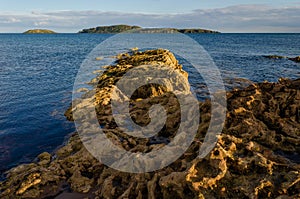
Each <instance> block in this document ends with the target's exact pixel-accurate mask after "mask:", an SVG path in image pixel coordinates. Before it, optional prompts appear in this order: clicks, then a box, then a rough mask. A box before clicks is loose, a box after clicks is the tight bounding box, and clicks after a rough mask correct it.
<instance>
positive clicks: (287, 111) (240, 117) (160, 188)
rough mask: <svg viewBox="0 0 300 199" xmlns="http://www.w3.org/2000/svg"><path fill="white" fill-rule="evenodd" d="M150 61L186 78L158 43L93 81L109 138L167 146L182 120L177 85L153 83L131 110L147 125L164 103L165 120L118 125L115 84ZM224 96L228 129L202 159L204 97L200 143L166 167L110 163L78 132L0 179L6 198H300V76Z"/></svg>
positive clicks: (131, 146) (147, 147)
mask: <svg viewBox="0 0 300 199" xmlns="http://www.w3.org/2000/svg"><path fill="white" fill-rule="evenodd" d="M145 64H150V65H159V66H161V65H166V66H169V67H170V68H172V69H174V70H176V71H178V72H179V73H181V74H182V75H183V76H184V77H185V78H186V81H187V76H188V74H187V73H186V72H185V71H183V70H182V66H181V65H180V64H179V63H178V61H177V60H176V58H175V56H174V55H173V54H172V53H171V52H169V51H167V50H163V49H158V50H149V51H145V52H139V51H135V52H131V53H125V54H122V55H119V56H118V59H117V61H116V64H115V65H113V66H108V67H107V69H106V71H105V72H104V73H103V74H102V76H101V77H97V79H96V80H95V81H93V82H91V83H93V84H94V87H95V90H96V95H95V97H91V100H93V103H94V105H95V108H96V112H97V116H98V121H99V123H100V125H101V126H102V127H103V128H104V129H105V133H106V135H107V137H109V139H111V140H112V141H113V142H114V144H115V145H117V146H119V147H122V148H124V149H126V150H128V151H133V152H149V151H151V150H155V149H159V148H161V147H163V146H165V145H166V144H167V143H168V140H170V139H172V138H173V137H174V134H175V133H176V130H177V129H178V122H180V112H179V110H180V108H179V107H180V105H179V104H178V102H177V100H176V97H175V96H174V95H172V93H171V92H170V91H172V89H171V88H168V87H167V88H165V87H161V86H159V85H149V86H147V87H142V88H140V89H138V90H137V92H136V93H134V95H133V96H132V98H131V99H130V100H131V113H132V115H131V116H132V118H133V119H134V120H135V121H136V122H137V123H139V124H141V125H145V124H147V123H149V116H148V113H147V112H148V110H149V107H151V106H152V105H153V104H157V103H159V104H161V105H162V106H164V107H165V108H166V110H167V113H168V119H167V122H166V124H165V127H164V128H163V129H162V130H161V131H160V132H159V133H158V136H157V137H153V138H149V139H140V138H134V137H131V136H128V135H125V134H124V133H122V132H120V130H118V129H117V128H116V127H117V126H116V123H115V122H114V120H113V118H112V110H111V106H110V91H111V89H112V88H113V87H114V85H115V83H116V82H117V81H118V80H119V79H120V78H121V77H122V76H123V75H124V74H125V73H126V72H127V71H128V70H129V69H132V68H135V67H137V66H140V65H145ZM85 95H89V92H87V93H86V94H85ZM149 97H150V98H149ZM226 97H227V115H226V122H225V128H224V129H223V131H222V134H221V135H220V136H219V137H218V142H217V145H216V146H215V148H214V149H213V150H212V151H211V152H210V153H209V154H208V155H207V156H206V157H205V158H204V159H198V158H197V155H198V152H199V148H200V146H201V143H203V140H204V136H205V133H206V131H207V129H208V125H209V123H210V119H211V112H210V109H211V103H210V101H209V100H206V101H205V102H199V107H200V110H201V115H200V118H199V119H200V121H201V123H200V126H199V129H198V132H197V135H196V138H195V140H194V142H193V143H192V145H191V146H190V147H189V149H188V150H187V151H186V152H185V153H184V154H183V155H182V156H181V157H180V158H179V159H178V160H177V161H176V162H174V163H173V164H171V165H170V166H168V167H166V168H164V169H161V170H158V171H156V172H151V173H144V174H131V173H123V172H120V171H116V170H114V169H111V168H109V167H107V166H105V165H103V164H101V163H100V162H99V161H98V160H97V159H95V158H94V157H93V156H92V155H91V154H90V153H89V152H88V151H87V150H86V148H85V147H84V146H83V144H82V142H81V140H80V138H79V136H78V134H77V133H75V134H74V135H72V137H71V138H70V139H69V141H68V143H66V145H65V146H63V147H61V148H60V149H58V150H57V151H56V152H55V154H49V153H42V154H40V155H39V156H38V161H37V162H33V163H30V164H26V165H20V166H18V167H16V168H13V169H11V170H10V171H9V172H8V173H7V176H6V180H5V181H3V182H1V183H0V198H141V199H142V198H278V199H283V198H299V197H300V144H299V143H300V79H297V80H289V79H280V80H279V81H278V82H277V83H268V82H264V83H258V84H252V85H250V86H248V87H247V88H244V89H234V90H233V91H230V92H228V93H227V94H226ZM148 98H149V99H148ZM145 99H146V100H145ZM166 99H167V100H166ZM78 105H80V104H77V106H78ZM220 106H222V105H220ZM72 111H74V107H73V108H72V107H70V108H69V109H68V110H67V111H66V113H65V115H66V117H67V118H68V119H69V120H72V119H73V117H72ZM166 155H167V154H166Z"/></svg>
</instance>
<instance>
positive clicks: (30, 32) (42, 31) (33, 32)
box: [24, 29, 56, 34]
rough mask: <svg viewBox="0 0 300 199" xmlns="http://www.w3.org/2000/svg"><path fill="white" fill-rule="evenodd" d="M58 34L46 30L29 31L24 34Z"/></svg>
mask: <svg viewBox="0 0 300 199" xmlns="http://www.w3.org/2000/svg"><path fill="white" fill-rule="evenodd" d="M55 33H56V32H54V31H52V30H46V29H33V30H27V31H26V32H24V34H55Z"/></svg>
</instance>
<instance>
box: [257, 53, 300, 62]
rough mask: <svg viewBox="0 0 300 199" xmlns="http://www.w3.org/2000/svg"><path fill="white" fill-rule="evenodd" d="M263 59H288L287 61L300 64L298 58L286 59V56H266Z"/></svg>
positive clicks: (299, 58) (299, 57)
mask: <svg viewBox="0 0 300 199" xmlns="http://www.w3.org/2000/svg"><path fill="white" fill-rule="evenodd" d="M263 57H265V58H268V59H289V60H291V61H294V62H297V63H299V62H300V56H298V57H286V56H280V55H266V56H263Z"/></svg>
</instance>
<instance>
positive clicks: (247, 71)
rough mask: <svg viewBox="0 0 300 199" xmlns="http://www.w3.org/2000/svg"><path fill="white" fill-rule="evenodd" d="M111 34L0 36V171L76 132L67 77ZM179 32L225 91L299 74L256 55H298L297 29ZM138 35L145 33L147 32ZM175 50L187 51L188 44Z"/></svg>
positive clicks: (195, 81)
mask: <svg viewBox="0 0 300 199" xmlns="http://www.w3.org/2000/svg"><path fill="white" fill-rule="evenodd" d="M112 36H113V35H111V34H49V35H25V34H0V174H3V173H5V171H7V170H8V169H10V168H12V167H14V166H17V165H19V164H23V163H29V162H32V161H35V160H36V156H37V155H38V154H40V153H41V152H45V151H47V152H49V153H53V152H54V151H55V150H56V149H57V148H58V147H60V146H62V145H63V143H64V142H65V141H66V140H67V138H68V136H70V134H71V133H73V132H75V131H76V129H75V126H74V124H73V123H72V122H69V121H67V120H66V118H65V117H64V111H65V110H66V109H67V108H68V107H69V106H70V104H71V101H72V91H73V84H74V81H75V77H76V75H77V73H78V70H79V68H80V66H81V65H82V63H83V61H84V60H85V59H86V57H87V56H88V55H89V53H90V52H91V51H92V50H93V49H94V48H95V47H96V46H97V45H99V44H101V43H102V42H104V41H106V40H107V39H109V38H111V37H112ZM187 36H188V37H190V38H192V39H194V40H195V41H196V42H197V43H198V44H199V45H201V46H202V47H203V49H205V51H206V52H207V53H208V54H209V55H210V57H211V58H212V60H213V61H214V63H215V65H216V66H217V67H218V69H219V71H220V73H221V77H222V79H223V80H224V83H225V85H226V88H227V89H228V90H230V89H233V88H234V87H235V86H241V85H242V84H243V83H245V82H246V83H247V82H263V81H269V82H276V81H278V79H279V78H281V77H284V78H291V79H296V78H300V64H299V63H295V62H293V61H290V60H288V59H268V58H265V57H264V56H265V55H282V56H288V57H296V56H299V55H300V34H189V35H187ZM142 37H144V38H143V39H145V40H146V39H148V37H147V34H145V35H144V36H142ZM157 39H158V40H159V39H161V37H159V35H157ZM130 47H135V46H128V48H130ZM183 48H185V49H184V50H185V51H187V52H188V50H189V47H188V46H185V47H183ZM177 58H178V59H179V62H180V63H182V64H183V68H184V69H185V70H187V71H188V72H189V73H190V79H189V80H190V81H191V82H192V86H193V87H194V89H195V90H201V89H202V88H203V86H202V84H201V81H202V80H201V77H198V75H197V74H194V75H193V71H194V70H191V68H189V67H190V66H189V64H188V63H187V62H186V60H185V59H183V58H181V57H180V56H179V55H178V57H177ZM197 85H198V86H197ZM200 93H201V92H200Z"/></svg>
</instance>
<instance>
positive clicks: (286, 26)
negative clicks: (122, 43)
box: [0, 0, 300, 32]
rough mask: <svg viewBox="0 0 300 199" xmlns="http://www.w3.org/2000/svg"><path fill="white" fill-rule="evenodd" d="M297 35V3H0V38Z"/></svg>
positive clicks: (299, 4) (299, 6)
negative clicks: (103, 32)
mask: <svg viewBox="0 0 300 199" xmlns="http://www.w3.org/2000/svg"><path fill="white" fill-rule="evenodd" d="M113 24H114V25H115V24H129V25H139V26H142V27H174V28H207V29H213V30H218V31H221V32H300V0H265V1H263V0H251V1H249V0H239V1H237V0H180V1H179V0H147V1H146V0H127V1H116V0H111V1H109V0H105V1H104V0H89V1H86V0H85V1H84V0H51V1H49V0H26V1H23V2H22V1H20V0H0V32H24V31H25V30H27V29H35V28H47V29H52V30H54V31H57V32H78V31H79V30H81V29H83V28H90V27H95V26H102V25H113Z"/></svg>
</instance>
